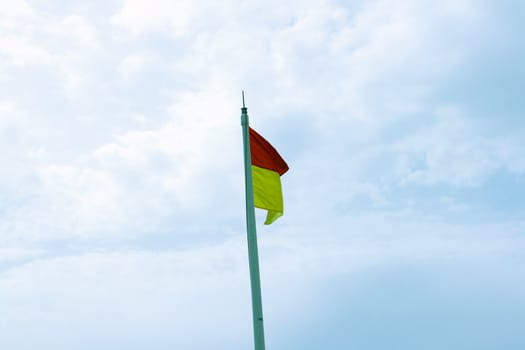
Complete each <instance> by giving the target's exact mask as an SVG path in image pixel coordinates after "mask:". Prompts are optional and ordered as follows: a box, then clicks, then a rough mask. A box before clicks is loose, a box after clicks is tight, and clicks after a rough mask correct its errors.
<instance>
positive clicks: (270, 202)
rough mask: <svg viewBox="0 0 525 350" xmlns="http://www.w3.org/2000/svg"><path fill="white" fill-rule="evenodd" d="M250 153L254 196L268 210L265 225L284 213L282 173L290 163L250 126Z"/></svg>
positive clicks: (257, 205)
mask: <svg viewBox="0 0 525 350" xmlns="http://www.w3.org/2000/svg"><path fill="white" fill-rule="evenodd" d="M250 153H251V159H252V179H253V197H254V203H255V206H256V207H257V208H260V209H266V210H268V214H267V215H266V221H265V222H264V224H265V225H269V224H271V223H272V222H274V221H275V220H277V219H278V218H279V217H281V216H282V215H283V212H284V205H283V192H282V188H281V175H283V174H284V173H286V172H287V171H288V165H287V164H286V162H285V161H284V159H283V158H282V157H281V156H280V155H279V153H278V152H277V151H276V150H275V148H273V146H272V145H271V144H270V143H269V142H268V141H266V140H265V139H264V137H262V136H261V135H259V134H258V133H257V132H256V131H255V130H253V129H252V128H250Z"/></svg>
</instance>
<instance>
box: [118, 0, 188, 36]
mask: <svg viewBox="0 0 525 350" xmlns="http://www.w3.org/2000/svg"><path fill="white" fill-rule="evenodd" d="M121 3H122V8H121V10H120V11H119V12H118V13H117V14H115V15H114V16H113V19H112V20H113V23H114V24H116V25H117V26H121V27H122V28H124V29H126V30H128V31H130V32H131V33H134V34H138V33H140V32H143V31H149V30H152V29H157V30H169V31H170V32H172V34H173V35H175V36H179V35H183V34H184V33H185V32H186V31H187V28H188V25H189V24H190V22H191V20H192V14H193V13H192V12H193V8H194V5H193V2H192V1H189V0H177V1H168V0H154V1H144V0H122V1H121Z"/></svg>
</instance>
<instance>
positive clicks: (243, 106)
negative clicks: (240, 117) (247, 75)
mask: <svg viewBox="0 0 525 350" xmlns="http://www.w3.org/2000/svg"><path fill="white" fill-rule="evenodd" d="M241 111H242V113H243V114H247V113H248V108H246V104H245V103H244V90H242V109H241Z"/></svg>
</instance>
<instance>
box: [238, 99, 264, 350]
mask: <svg viewBox="0 0 525 350" xmlns="http://www.w3.org/2000/svg"><path fill="white" fill-rule="evenodd" d="M241 111H242V113H241V125H242V140H243V145H244V147H243V149H244V183H245V189H246V228H247V235H248V262H249V265H250V283H251V290H252V310H253V311H252V312H253V336H254V342H255V350H264V325H263V313H262V298H261V277H260V274H259V253H258V249H257V232H256V228H255V205H254V202H253V181H252V159H251V153H250V132H249V119H248V108H246V106H245V104H244V91H243V92H242V108H241Z"/></svg>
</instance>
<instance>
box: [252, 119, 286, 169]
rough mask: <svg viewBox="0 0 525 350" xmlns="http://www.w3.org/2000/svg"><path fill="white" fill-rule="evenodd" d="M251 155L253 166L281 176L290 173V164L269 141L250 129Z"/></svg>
mask: <svg viewBox="0 0 525 350" xmlns="http://www.w3.org/2000/svg"><path fill="white" fill-rule="evenodd" d="M250 153H251V155H252V165H255V166H258V167H260V168H264V169H268V170H273V171H275V172H277V173H278V174H279V175H282V174H284V173H285V172H287V171H288V164H286V162H285V161H284V159H283V158H282V157H281V156H280V155H279V153H277V151H276V150H275V148H273V146H272V145H270V143H269V142H268V141H266V140H265V139H264V137H262V136H261V135H259V134H258V133H257V132H256V131H255V130H253V129H252V128H250Z"/></svg>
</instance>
